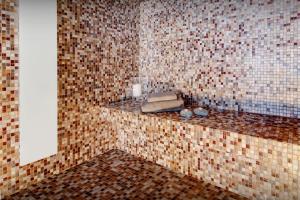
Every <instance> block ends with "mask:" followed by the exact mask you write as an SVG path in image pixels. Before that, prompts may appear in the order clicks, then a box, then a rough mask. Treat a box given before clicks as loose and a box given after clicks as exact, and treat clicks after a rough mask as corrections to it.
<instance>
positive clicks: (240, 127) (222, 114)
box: [107, 100, 300, 145]
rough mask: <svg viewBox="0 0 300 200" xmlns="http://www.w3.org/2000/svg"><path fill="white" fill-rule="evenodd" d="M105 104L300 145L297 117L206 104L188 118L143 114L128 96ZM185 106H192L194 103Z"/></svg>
mask: <svg viewBox="0 0 300 200" xmlns="http://www.w3.org/2000/svg"><path fill="white" fill-rule="evenodd" d="M107 107H108V108H110V109H115V110H124V111H128V112H134V113H139V114H142V115H146V116H150V117H159V118H161V119H167V120H172V121H175V122H183V123H187V124H190V125H197V126H202V127H205V128H212V129H217V130H222V131H226V132H234V133H239V134H243V135H249V136H254V137H258V138H263V139H271V140H275V141H278V142H285V143H291V144H296V145H300V119H297V118H288V117H279V116H270V115H262V114H253V113H246V112H236V111H229V110H218V109H210V108H207V109H208V111H209V114H208V116H207V117H197V116H196V115H194V116H193V117H192V118H190V119H188V120H187V119H184V118H182V117H181V116H180V113H179V112H171V113H170V112H161V113H152V114H143V113H142V112H141V111H140V109H139V105H136V104H133V103H132V102H131V101H130V100H129V101H123V102H115V103H112V104H109V105H107ZM186 107H187V108H190V109H191V110H192V109H193V108H195V107H196V106H186ZM176 129H177V128H176V127H174V128H173V130H172V131H176ZM225 138H226V136H225Z"/></svg>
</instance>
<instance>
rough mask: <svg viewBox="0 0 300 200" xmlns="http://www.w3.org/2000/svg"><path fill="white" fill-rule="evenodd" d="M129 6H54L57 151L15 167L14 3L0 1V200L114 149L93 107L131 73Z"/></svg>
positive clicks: (133, 43)
mask: <svg viewBox="0 0 300 200" xmlns="http://www.w3.org/2000/svg"><path fill="white" fill-rule="evenodd" d="M136 3H137V2H134V1H128V2H125V1H122V2H121V1H105V0H104V1H82V0H71V1H69V0H60V1H58V4H57V5H58V9H57V14H58V87H59V88H58V123H59V124H58V127H59V129H58V153H57V154H56V155H53V156H51V157H49V158H45V159H42V160H39V161H37V162H34V163H31V164H28V165H26V166H20V162H19V157H20V156H19V143H20V141H19V121H18V90H19V89H18V84H19V83H18V73H19V70H18V68H19V64H18V1H17V0H0V19H1V26H0V30H1V32H0V33H1V36H0V45H1V46H0V47H1V48H0V50H1V59H0V60H1V71H0V81H1V82H0V98H1V99H0V100H1V105H0V106H1V107H0V199H1V198H2V197H3V196H4V195H8V194H11V193H14V192H17V191H18V190H19V189H22V188H26V187H27V186H28V185H30V184H32V183H36V182H38V181H41V180H42V179H44V178H45V177H47V176H49V175H51V174H57V173H60V172H62V171H64V170H66V169H69V168H70V167H73V166H75V165H78V164H80V163H82V162H84V161H86V160H89V159H91V158H92V157H94V156H96V155H99V154H102V153H103V152H105V151H107V150H109V149H113V148H114V147H115V142H116V134H115V133H114V131H113V130H112V129H111V125H110V124H109V123H106V122H104V121H101V120H99V117H98V116H99V114H100V113H99V111H100V110H99V107H98V106H99V105H102V104H104V103H107V102H111V101H116V100H118V99H119V98H120V97H121V96H122V94H123V93H125V88H126V87H127V85H129V84H130V77H132V76H135V75H136V74H137V73H138V71H137V57H136V54H137V52H138V37H137V33H138V31H137V29H138V26H137V25H136V24H135V23H136V22H137V17H138V10H137V9H136Z"/></svg>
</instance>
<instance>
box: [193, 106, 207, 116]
mask: <svg viewBox="0 0 300 200" xmlns="http://www.w3.org/2000/svg"><path fill="white" fill-rule="evenodd" d="M193 111H194V113H195V114H196V115H197V116H200V117H206V116H207V115H208V111H207V110H205V109H203V108H201V107H198V108H195V109H194V110H193Z"/></svg>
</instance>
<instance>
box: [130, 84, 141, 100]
mask: <svg viewBox="0 0 300 200" xmlns="http://www.w3.org/2000/svg"><path fill="white" fill-rule="evenodd" d="M141 95H142V86H141V84H139V83H137V84H133V87H132V96H133V97H139V96H141Z"/></svg>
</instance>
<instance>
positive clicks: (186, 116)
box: [180, 109, 193, 119]
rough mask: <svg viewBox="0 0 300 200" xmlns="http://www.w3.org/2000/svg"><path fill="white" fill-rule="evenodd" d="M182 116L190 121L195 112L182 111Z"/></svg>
mask: <svg viewBox="0 0 300 200" xmlns="http://www.w3.org/2000/svg"><path fill="white" fill-rule="evenodd" d="M180 116H181V117H183V118H186V119H189V118H191V117H192V116H193V112H192V111H190V110H189V109H183V110H181V111H180Z"/></svg>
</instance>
